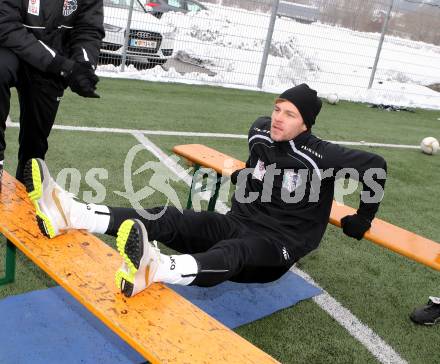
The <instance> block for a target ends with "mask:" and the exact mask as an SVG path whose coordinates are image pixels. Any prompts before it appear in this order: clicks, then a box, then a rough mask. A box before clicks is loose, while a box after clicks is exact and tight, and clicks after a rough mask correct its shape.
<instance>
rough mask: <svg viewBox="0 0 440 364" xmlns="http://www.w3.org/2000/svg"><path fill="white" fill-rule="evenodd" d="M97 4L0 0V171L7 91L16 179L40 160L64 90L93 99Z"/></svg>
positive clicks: (99, 32) (100, 31) (90, 0)
mask: <svg viewBox="0 0 440 364" xmlns="http://www.w3.org/2000/svg"><path fill="white" fill-rule="evenodd" d="M104 35H105V33H104V26H103V3H102V0H51V1H45V0H0V169H3V160H4V152H5V148H6V143H5V129H6V119H7V117H8V114H9V109H10V98H11V91H10V89H11V88H12V87H16V89H17V91H18V98H19V103H20V135H19V144H20V145H19V150H18V166H17V172H16V176H17V178H18V179H19V180H22V179H23V169H24V165H25V163H26V161H28V160H29V159H30V158H41V159H44V157H45V154H46V152H47V149H48V143H47V138H48V137H49V134H50V131H51V129H52V126H53V123H54V121H55V116H56V114H57V111H58V106H59V102H60V100H61V98H62V96H63V93H64V89H65V88H66V87H70V89H71V90H72V91H73V92H75V93H77V94H78V95H80V96H83V97H92V98H97V97H99V96H98V95H97V94H96V92H95V90H96V84H97V83H98V77H97V76H96V75H95V68H96V64H97V62H98V56H99V49H100V45H101V40H102V39H103V37H104Z"/></svg>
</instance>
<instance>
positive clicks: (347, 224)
mask: <svg viewBox="0 0 440 364" xmlns="http://www.w3.org/2000/svg"><path fill="white" fill-rule="evenodd" d="M341 226H342V231H343V232H344V234H345V235H348V236H349V237H351V238H355V239H357V240H361V239H362V237H363V236H364V234H365V232H366V231H367V230H368V229H369V228H370V227H371V221H370V220H368V219H367V218H366V217H363V216H361V215H359V214H354V215H348V216H345V217H343V218H342V219H341Z"/></svg>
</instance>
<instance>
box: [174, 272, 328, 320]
mask: <svg viewBox="0 0 440 364" xmlns="http://www.w3.org/2000/svg"><path fill="white" fill-rule="evenodd" d="M169 287H171V288H172V289H174V290H175V291H176V292H178V293H179V294H180V295H182V296H183V297H185V298H186V299H188V300H189V301H191V302H192V303H193V304H195V305H196V306H198V307H200V308H201V309H202V310H203V311H205V312H207V313H209V314H210V315H211V316H212V317H214V318H216V319H217V320H218V321H220V322H222V323H223V324H224V325H226V326H227V327H229V328H231V329H234V328H236V327H238V326H241V325H244V324H247V323H249V322H252V321H255V320H258V319H260V318H263V317H265V316H268V315H270V314H272V313H274V312H276V311H279V310H282V309H283V308H287V307H290V306H293V305H295V304H296V303H298V302H299V301H302V300H305V299H307V298H311V297H313V296H316V295H318V294H320V293H321V290H320V289H319V288H316V287H315V286H312V285H311V284H309V283H307V282H306V281H305V280H304V279H303V278H301V277H300V276H298V275H296V274H294V273H292V272H287V273H286V274H285V275H284V276H282V277H281V278H280V279H279V280H277V281H275V282H271V283H264V284H260V283H253V284H242V283H234V282H224V283H222V284H219V285H218V286H215V287H210V288H199V287H193V286H189V287H186V286H177V285H175V286H172V285H169Z"/></svg>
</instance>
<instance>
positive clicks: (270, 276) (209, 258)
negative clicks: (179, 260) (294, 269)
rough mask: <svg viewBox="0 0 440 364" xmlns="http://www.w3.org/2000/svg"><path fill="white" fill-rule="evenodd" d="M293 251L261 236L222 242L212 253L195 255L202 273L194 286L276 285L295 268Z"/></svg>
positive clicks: (211, 250) (255, 235) (276, 241)
mask: <svg viewBox="0 0 440 364" xmlns="http://www.w3.org/2000/svg"><path fill="white" fill-rule="evenodd" d="M289 251H290V249H289V248H288V247H286V246H284V245H283V243H282V242H280V241H278V240H275V239H271V238H269V237H264V236H261V235H257V234H249V235H248V236H246V237H240V238H238V239H229V240H223V241H220V242H219V243H217V244H216V245H214V246H213V247H212V248H211V249H209V250H208V251H206V252H203V253H197V254H194V255H193V256H194V258H195V259H196V260H197V262H199V265H200V269H199V272H198V274H197V276H196V278H195V280H194V281H193V282H192V284H193V285H197V286H202V287H210V286H214V285H217V284H219V283H221V282H224V281H226V280H231V281H235V282H248V283H250V282H259V283H264V282H271V281H274V280H276V279H278V278H280V277H281V276H282V275H283V274H284V273H286V272H287V271H288V270H289V268H290V267H291V266H292V265H293V263H294V258H293V254H292V253H291V252H289Z"/></svg>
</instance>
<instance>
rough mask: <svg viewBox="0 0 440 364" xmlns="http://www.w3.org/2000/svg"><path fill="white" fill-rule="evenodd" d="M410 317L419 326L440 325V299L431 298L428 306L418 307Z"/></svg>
mask: <svg viewBox="0 0 440 364" xmlns="http://www.w3.org/2000/svg"><path fill="white" fill-rule="evenodd" d="M409 317H410V319H411V320H412V321H413V322H415V323H416V324H419V325H435V324H438V323H440V298H437V297H429V301H428V304H426V305H425V306H421V307H417V308H416V309H415V310H414V311H413V312H412V313H411V315H410V316H409Z"/></svg>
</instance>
